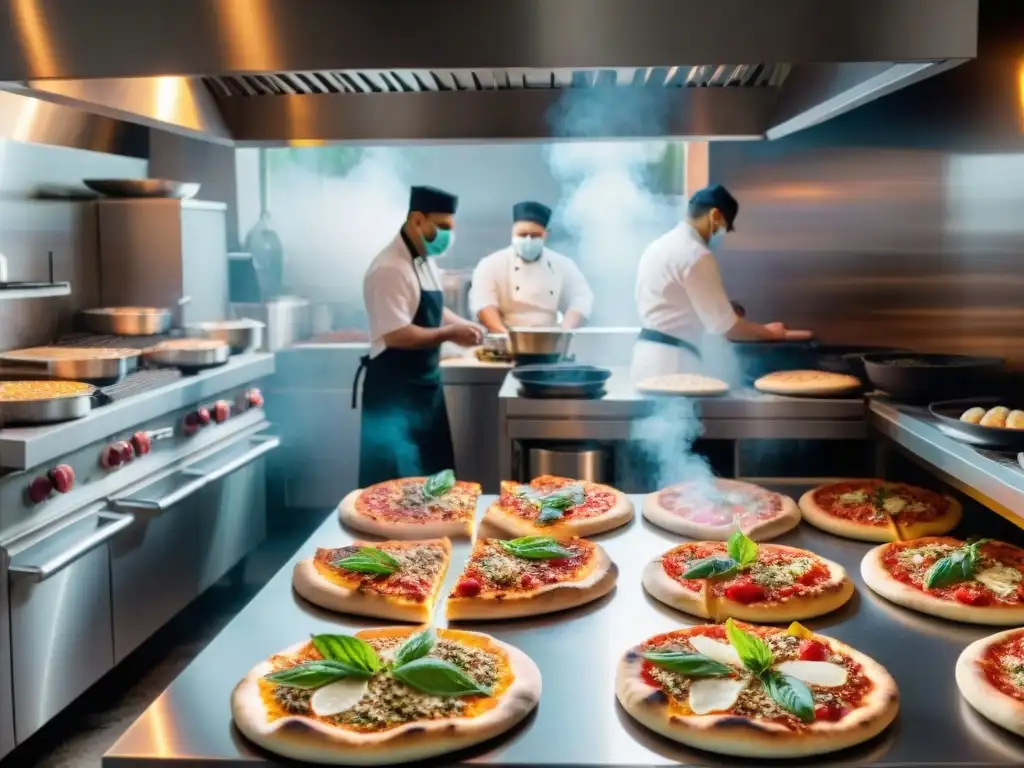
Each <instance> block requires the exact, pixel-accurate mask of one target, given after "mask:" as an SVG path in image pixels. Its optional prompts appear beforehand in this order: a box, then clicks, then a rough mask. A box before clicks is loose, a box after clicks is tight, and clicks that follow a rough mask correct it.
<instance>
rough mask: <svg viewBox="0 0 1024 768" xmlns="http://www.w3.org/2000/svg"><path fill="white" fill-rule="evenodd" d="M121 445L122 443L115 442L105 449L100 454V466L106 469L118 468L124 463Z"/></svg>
mask: <svg viewBox="0 0 1024 768" xmlns="http://www.w3.org/2000/svg"><path fill="white" fill-rule="evenodd" d="M120 445H121V444H120V443H113V444H111V445H108V446H107V447H106V448H104V449H103V453H101V454H100V466H102V467H103V468H104V469H117V468H118V467H120V466H121V464H122V463H124V456H123V455H122V454H121V449H120V448H119V446H120Z"/></svg>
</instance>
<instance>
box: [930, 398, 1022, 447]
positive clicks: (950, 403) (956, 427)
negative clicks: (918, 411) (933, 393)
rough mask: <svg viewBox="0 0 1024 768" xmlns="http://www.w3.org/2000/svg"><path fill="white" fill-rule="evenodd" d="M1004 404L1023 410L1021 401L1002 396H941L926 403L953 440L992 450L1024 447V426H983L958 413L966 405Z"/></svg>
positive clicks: (1010, 407)
mask: <svg viewBox="0 0 1024 768" xmlns="http://www.w3.org/2000/svg"><path fill="white" fill-rule="evenodd" d="M997 405H1005V406H1006V407H1007V408H1009V409H1010V410H1011V411H1013V410H1024V403H1022V402H1021V401H1020V400H1017V401H1016V402H1014V401H1013V400H1011V399H1009V398H1005V397H976V398H970V399H966V400H941V401H939V402H937V403H932V404H931V405H929V406H928V410H929V411H930V412H931V414H932V416H934V417H935V419H936V421H937V424H936V426H938V428H939V429H941V430H942V431H943V432H945V433H946V434H947V435H949V436H950V437H952V438H953V439H955V440H959V441H961V442H964V443H969V444H970V445H975V446H978V447H979V448H988V449H990V450H993V451H1005V452H1008V453H1017V452H1018V451H1024V429H1006V428H1003V427H983V426H981V425H980V424H968V423H967V422H965V421H960V417H961V416H962V415H963V413H964V411H966V410H967V409H968V408H984V409H985V410H986V411H987V410H988V409H989V408H994V407H995V406H997Z"/></svg>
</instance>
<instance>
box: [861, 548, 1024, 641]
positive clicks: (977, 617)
mask: <svg viewBox="0 0 1024 768" xmlns="http://www.w3.org/2000/svg"><path fill="white" fill-rule="evenodd" d="M860 570H861V575H862V576H863V577H864V583H865V584H867V585H868V586H869V587H870V588H871V589H872V590H874V591H875V592H877V593H878V594H880V595H881V596H882V597H884V598H886V599H888V600H891V601H892V602H894V603H897V604H898V605H902V606H905V607H907V608H912V609H913V610H915V611H920V612H921V613H927V614H929V615H931V616H939V617H940V618H943V619H952V620H953V621H965V622H970V623H972V624H1002V625H1010V624H1022V623H1024V584H1022V575H1024V549H1021V548H1020V547H1015V546H1013V545H1011V544H1005V543H1003V542H1001V541H991V540H989V539H979V540H978V541H974V542H963V541H960V540H959V539H954V538H950V537H948V536H928V537H925V538H918V539H912V540H909V541H896V542H891V543H889V544H883V545H881V546H879V547H875V548H874V549H872V550H870V551H869V552H868V553H867V554H866V555H865V556H864V559H863V560H862V561H861V566H860Z"/></svg>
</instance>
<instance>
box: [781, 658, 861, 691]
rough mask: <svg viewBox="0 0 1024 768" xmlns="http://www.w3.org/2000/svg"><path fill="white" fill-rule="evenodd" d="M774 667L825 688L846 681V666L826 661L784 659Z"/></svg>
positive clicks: (833, 686)
mask: <svg viewBox="0 0 1024 768" xmlns="http://www.w3.org/2000/svg"><path fill="white" fill-rule="evenodd" d="M775 669H777V670H778V671H779V672H781V673H782V674H784V675H789V676H790V677H795V678H796V679H797V680H803V681H804V682H805V683H810V684H811V685H821V686H824V687H826V688H835V687H837V686H840V685H843V684H844V683H845V682H846V667H840V666H839V665H838V664H832V663H831V662H828V661H784V662H782V663H781V664H777V665H776V666H775Z"/></svg>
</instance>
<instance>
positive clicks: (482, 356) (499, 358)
mask: <svg viewBox="0 0 1024 768" xmlns="http://www.w3.org/2000/svg"><path fill="white" fill-rule="evenodd" d="M473 354H474V355H476V359H477V360H479V361H480V362H481V363H510V362H512V360H513V356H512V353H511V352H509V351H507V350H500V349H488V348H487V347H478V348H477V349H476V351H475V352H474V353H473Z"/></svg>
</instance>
